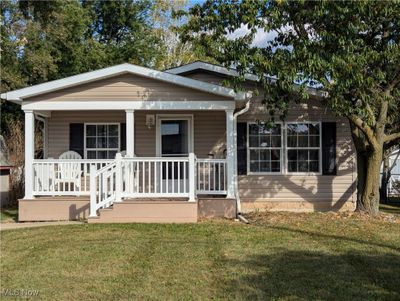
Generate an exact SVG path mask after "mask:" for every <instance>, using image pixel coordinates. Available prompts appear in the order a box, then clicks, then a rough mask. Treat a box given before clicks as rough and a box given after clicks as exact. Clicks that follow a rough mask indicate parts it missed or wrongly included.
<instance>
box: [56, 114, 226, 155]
mask: <svg viewBox="0 0 400 301" xmlns="http://www.w3.org/2000/svg"><path fill="white" fill-rule="evenodd" d="M147 114H154V115H157V114H182V115H188V114H191V115H193V124H194V152H195V154H196V155H197V156H198V157H200V158H207V156H208V154H209V153H213V154H214V155H215V157H216V158H221V157H222V156H223V151H224V149H225V112H223V111H212V112H204V111H193V112H190V111H168V112H165V111H164V112H162V111H135V153H136V155H137V156H142V157H144V156H155V155H156V128H155V127H153V128H152V129H148V128H147V127H146V115H147ZM89 122H93V123H108V122H116V123H125V112H123V111H91V112H88V111H64V112H62V111H54V112H53V113H52V115H51V118H49V119H48V157H53V158H58V157H59V156H60V154H62V153H63V152H65V151H67V150H69V124H70V123H89Z"/></svg>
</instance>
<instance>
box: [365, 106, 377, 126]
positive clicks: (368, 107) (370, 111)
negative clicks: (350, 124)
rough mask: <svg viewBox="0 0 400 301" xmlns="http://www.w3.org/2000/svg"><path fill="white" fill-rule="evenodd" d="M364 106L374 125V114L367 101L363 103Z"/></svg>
mask: <svg viewBox="0 0 400 301" xmlns="http://www.w3.org/2000/svg"><path fill="white" fill-rule="evenodd" d="M365 107H366V109H367V111H368V113H369V115H370V116H371V119H372V122H373V123H374V125H375V124H376V119H375V114H374V112H373V111H372V108H371V106H370V105H369V104H368V103H367V104H366V105H365Z"/></svg>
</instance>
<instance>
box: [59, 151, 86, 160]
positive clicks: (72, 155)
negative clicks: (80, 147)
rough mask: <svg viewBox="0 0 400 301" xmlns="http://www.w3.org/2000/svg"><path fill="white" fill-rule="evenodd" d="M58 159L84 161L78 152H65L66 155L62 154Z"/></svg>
mask: <svg viewBox="0 0 400 301" xmlns="http://www.w3.org/2000/svg"><path fill="white" fill-rule="evenodd" d="M58 159H67V160H74V159H75V160H76V159H77V160H79V159H82V157H81V155H80V154H78V153H77V152H75V151H67V152H64V153H62V154H61V155H60V157H58Z"/></svg>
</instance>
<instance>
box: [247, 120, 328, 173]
mask: <svg viewBox="0 0 400 301" xmlns="http://www.w3.org/2000/svg"><path fill="white" fill-rule="evenodd" d="M302 123H306V124H307V123H310V124H318V125H319V147H287V125H288V124H302ZM250 124H257V125H258V124H259V123H257V122H247V129H246V130H247V141H246V151H247V171H246V174H247V175H299V176H300V175H307V176H312V175H322V122H321V121H287V122H281V121H279V122H275V124H280V125H281V148H280V150H281V163H280V164H281V171H280V172H252V171H250V134H249V129H250ZM252 149H254V147H252ZM266 149H271V148H266ZM272 149H273V148H272ZM290 149H305V150H309V149H318V156H319V158H318V172H295V171H293V172H289V171H288V166H287V164H288V150H290Z"/></svg>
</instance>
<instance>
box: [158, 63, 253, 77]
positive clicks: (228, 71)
mask: <svg viewBox="0 0 400 301" xmlns="http://www.w3.org/2000/svg"><path fill="white" fill-rule="evenodd" d="M196 69H203V70H206V71H211V72H216V73H220V74H223V75H228V76H239V72H237V71H236V70H234V69H228V68H225V67H222V66H218V65H213V64H210V63H205V62H194V63H190V64H187V65H183V66H180V67H176V68H172V69H168V70H165V72H168V73H171V74H181V73H186V72H190V71H193V70H196ZM244 78H245V79H247V80H251V81H258V80H259V77H258V76H257V75H254V74H250V73H246V74H245V75H244Z"/></svg>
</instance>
